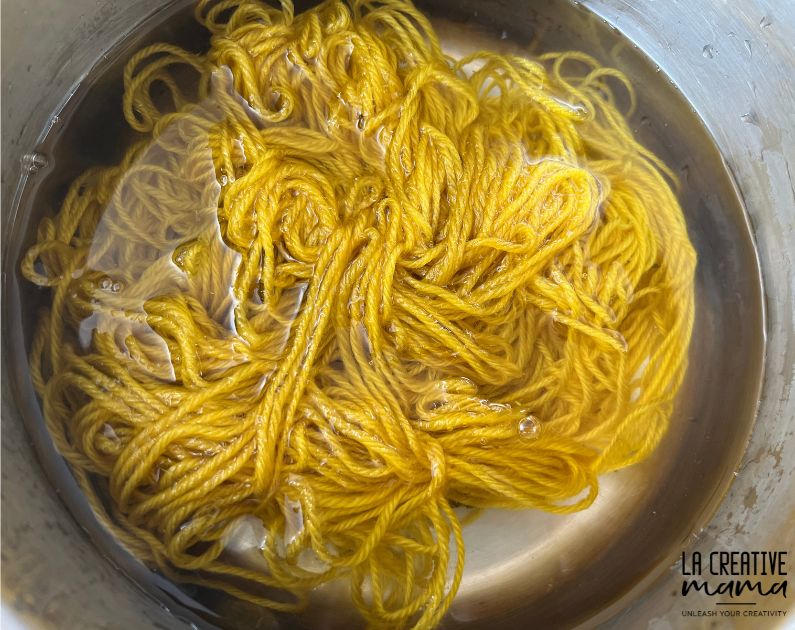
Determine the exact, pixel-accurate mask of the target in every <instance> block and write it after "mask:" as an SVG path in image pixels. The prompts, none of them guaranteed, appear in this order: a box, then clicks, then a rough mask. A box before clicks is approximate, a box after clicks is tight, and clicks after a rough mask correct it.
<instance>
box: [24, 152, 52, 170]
mask: <svg viewBox="0 0 795 630" xmlns="http://www.w3.org/2000/svg"><path fill="white" fill-rule="evenodd" d="M48 165H49V161H48V160H47V156H45V155H44V154H42V153H38V152H36V151H34V152H33V153H27V154H25V155H23V156H22V168H23V169H25V170H26V171H27V172H28V173H35V172H36V171H39V170H41V169H43V168H47V166H48Z"/></svg>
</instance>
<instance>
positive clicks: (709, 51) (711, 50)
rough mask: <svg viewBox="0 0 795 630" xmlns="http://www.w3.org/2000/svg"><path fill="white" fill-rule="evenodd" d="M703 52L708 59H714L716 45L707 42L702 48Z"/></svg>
mask: <svg viewBox="0 0 795 630" xmlns="http://www.w3.org/2000/svg"><path fill="white" fill-rule="evenodd" d="M701 54H702V55H704V57H705V58H706V59H712V58H713V57H714V56H715V47H714V46H713V45H712V44H706V45H705V46H704V48H702V49H701Z"/></svg>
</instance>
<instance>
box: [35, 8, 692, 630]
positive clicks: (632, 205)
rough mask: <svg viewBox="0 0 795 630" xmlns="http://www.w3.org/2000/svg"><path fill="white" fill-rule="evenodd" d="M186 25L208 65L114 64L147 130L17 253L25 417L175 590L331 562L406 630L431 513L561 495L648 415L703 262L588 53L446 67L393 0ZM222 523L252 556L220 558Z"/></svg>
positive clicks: (629, 443)
mask: <svg viewBox="0 0 795 630" xmlns="http://www.w3.org/2000/svg"><path fill="white" fill-rule="evenodd" d="M196 15H197V18H198V19H199V20H200V21H201V22H202V23H203V24H204V25H206V27H207V28H208V29H209V30H210V32H211V33H212V39H211V43H210V48H209V51H208V52H207V53H206V55H201V56H197V55H193V54H190V53H188V52H185V51H183V50H180V49H178V48H175V47H173V46H169V45H165V44H159V45H155V46H151V47H149V48H146V49H144V50H142V51H141V52H139V53H138V54H136V55H135V56H134V57H133V58H132V59H131V60H130V62H129V64H128V66H127V70H126V72H125V76H124V81H125V96H124V113H125V117H126V119H127V121H128V122H129V124H130V125H131V126H132V127H133V128H134V129H136V130H137V131H140V132H142V133H143V134H144V135H143V137H142V139H141V140H140V141H139V142H138V143H137V144H136V145H135V146H134V147H132V148H131V149H130V150H129V152H128V153H127V155H126V157H125V158H124V160H123V161H122V163H121V164H120V165H118V166H115V167H109V168H99V169H94V170H91V171H89V172H87V173H85V174H84V175H82V176H81V177H80V178H78V180H77V181H76V182H75V183H74V185H73V186H72V187H71V189H70V191H69V193H68V195H67V197H66V199H65V201H64V203H63V207H62V208H61V210H60V212H59V213H58V214H57V215H56V216H55V217H53V218H46V219H44V220H43V221H42V222H41V225H40V226H39V232H38V240H37V243H36V244H35V245H34V246H33V247H32V248H31V249H30V251H29V252H28V254H27V256H26V257H25V259H24V261H23V263H22V270H23V273H24V274H25V276H26V277H27V278H29V279H30V280H31V281H32V282H35V283H37V284H39V285H41V286H46V287H51V289H52V304H51V306H50V308H49V310H48V312H47V313H46V314H45V315H43V316H42V318H41V320H40V325H39V328H38V332H37V335H36V337H35V340H34V342H33V347H32V352H31V370H32V375H33V380H34V383H35V386H36V388H37V390H38V392H39V394H40V395H41V399H42V402H43V408H44V414H45V417H46V420H47V423H48V427H49V431H50V432H51V434H52V437H53V439H54V441H55V443H56V445H57V447H58V448H59V449H60V451H61V452H62V453H63V454H64V456H65V457H66V458H67V459H68V461H69V462H70V463H71V465H72V467H73V469H74V471H75V475H76V477H77V479H78V481H79V482H80V484H81V486H82V488H83V490H84V491H85V492H86V494H87V495H88V496H89V498H90V500H91V501H92V504H93V506H94V509H95V510H96V511H97V513H98V515H99V517H100V518H101V519H103V522H105V523H106V524H107V526H108V527H111V528H113V529H114V531H115V532H116V533H117V535H118V536H119V538H120V540H121V541H122V542H123V543H124V544H126V545H127V546H128V547H129V548H130V549H131V550H132V551H134V552H135V553H136V554H138V556H139V557H141V558H142V560H144V561H146V562H149V563H153V564H155V565H157V566H159V567H160V568H161V569H162V570H163V571H166V572H167V573H168V574H169V575H172V576H173V577H174V578H175V579H179V580H188V581H193V582H198V583H201V584H206V585H209V586H212V587H215V588H218V589H222V590H224V591H226V592H228V593H230V594H231V595H233V596H235V597H239V598H243V599H245V600H248V601H251V602H254V603H257V604H260V605H262V606H265V607H268V608H271V609H275V610H281V611H294V610H299V609H300V608H301V606H302V605H304V604H305V602H306V598H307V595H308V592H309V590H310V589H312V588H314V587H316V586H318V585H321V584H323V583H325V582H328V581H329V580H331V579H333V578H336V577H345V578H347V579H348V580H349V581H350V588H351V594H352V598H353V601H354V602H355V604H356V606H357V607H358V608H359V610H360V611H361V613H362V614H363V615H364V617H365V618H366V619H367V621H368V622H369V624H370V625H371V626H372V627H379V628H381V627H384V628H400V627H406V626H413V627H415V628H431V627H433V626H434V625H435V624H436V623H437V622H438V621H439V620H440V619H441V617H442V615H443V614H444V613H445V611H446V610H447V609H448V608H449V606H450V603H451V601H452V599H453V597H454V596H455V593H456V590H457V588H458V586H459V583H460V580H461V574H462V570H463V558H464V544H463V540H462V535H461V523H460V521H459V518H458V516H457V515H456V514H455V513H454V511H453V506H454V505H455V504H461V505H465V506H469V507H472V508H512V509H527V508H537V509H542V510H549V511H553V512H570V511H574V510H580V509H583V508H585V507H586V506H588V505H589V504H590V503H591V502H592V501H593V499H594V498H595V496H596V492H597V476H598V475H599V474H601V473H604V472H607V471H611V470H615V469H617V468H621V467H624V466H629V465H630V464H633V463H636V462H639V461H641V460H642V459H644V458H645V457H646V456H647V455H649V453H650V452H651V451H652V450H653V449H654V447H655V446H656V445H657V443H658V442H659V440H660V438H661V436H662V435H663V433H664V432H665V429H666V426H667V424H668V421H669V417H670V414H671V411H672V404H673V400H674V397H675V394H676V392H677V389H678V387H679V385H680V383H681V381H682V377H683V373H684V370H685V359H686V352H687V347H688V343H689V338H690V333H691V327H692V321H693V273H694V267H695V255H694V252H693V249H692V247H691V245H690V243H689V241H688V237H687V231H686V227H685V223H684V220H683V217H682V212H681V209H680V207H679V205H678V203H677V201H676V199H675V196H674V194H673V193H672V191H671V188H670V187H669V185H668V183H667V182H666V177H667V178H669V179H671V178H672V175H671V173H670V172H669V170H668V169H667V168H666V167H665V166H664V165H663V164H662V163H661V162H660V160H659V159H658V158H656V157H655V156H654V155H653V154H651V153H650V152H649V151H648V150H646V149H645V148H644V147H642V146H640V145H639V144H638V143H637V142H636V141H635V140H634V138H633V136H632V133H631V130H630V129H629V127H628V125H627V122H626V120H625V118H624V115H623V114H622V113H621V112H620V111H619V110H618V107H617V104H616V101H615V99H614V96H613V91H612V90H611V87H610V85H609V84H610V83H613V82H615V83H617V84H623V86H624V88H625V89H626V90H627V92H628V94H629V96H630V100H634V97H633V91H632V87H631V85H629V84H628V82H627V81H626V79H625V78H624V76H623V75H622V74H621V73H619V72H618V71H616V70H613V69H609V68H602V67H600V66H599V65H598V64H597V63H596V62H595V61H594V60H593V59H591V58H590V57H588V56H586V55H583V54H578V53H563V54H549V55H544V56H542V57H540V58H538V59H537V60H528V59H524V58H519V57H516V56H509V55H500V54H494V53H489V52H482V53H478V54H475V55H472V56H469V57H467V58H464V59H460V60H453V59H451V58H449V57H446V56H445V55H444V54H443V53H442V50H441V47H440V44H439V41H438V40H437V38H436V35H435V34H434V32H433V30H432V28H431V26H430V25H429V23H428V21H427V20H426V18H425V17H423V16H422V15H421V14H420V13H419V12H417V10H416V9H415V8H414V7H413V6H412V5H411V4H410V3H409V2H408V1H407V0H384V1H379V2H365V1H363V0H348V2H343V1H340V0H329V1H327V2H325V3H323V4H321V5H320V6H318V7H316V8H314V9H312V10H310V11H307V12H305V13H303V14H301V15H298V16H294V12H293V7H292V4H291V3H290V1H289V0H283V2H282V6H281V9H275V8H272V7H269V6H267V5H266V4H264V3H262V2H260V1H259V0H222V1H221V2H207V1H202V2H199V4H198V7H197V10H196ZM191 76H193V77H194V79H193V80H192V79H191ZM196 76H198V81H196V80H195V77H196ZM191 84H194V85H195V86H197V87H196V88H195V89H196V90H197V92H196V93H193V92H191V88H190V85H191ZM156 86H159V88H156ZM158 90H159V91H158ZM104 497H108V498H107V499H105V498H104ZM242 517H248V518H252V517H253V518H255V519H256V520H257V522H261V523H262V525H263V527H264V531H265V532H266V536H265V543H264V545H263V547H262V549H261V551H260V552H259V553H260V554H261V557H262V560H263V562H264V564H265V565H266V566H267V570H263V569H262V568H257V567H255V566H247V565H245V563H241V562H239V561H236V560H235V559H234V558H231V557H230V556H229V555H228V553H225V551H224V550H225V547H226V545H227V543H228V542H229V537H230V536H231V535H232V534H233V531H234V528H235V527H236V524H239V523H240V519H241V518H242Z"/></svg>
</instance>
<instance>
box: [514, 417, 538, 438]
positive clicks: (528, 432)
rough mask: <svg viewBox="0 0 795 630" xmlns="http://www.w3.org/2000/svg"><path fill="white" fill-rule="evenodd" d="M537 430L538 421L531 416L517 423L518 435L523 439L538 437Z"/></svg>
mask: <svg viewBox="0 0 795 630" xmlns="http://www.w3.org/2000/svg"><path fill="white" fill-rule="evenodd" d="M539 428H540V422H539V421H538V418H536V417H535V416H533V415H528V416H525V417H524V419H523V420H522V421H521V422H520V423H519V435H521V436H522V437H525V438H535V437H538V431H539Z"/></svg>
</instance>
